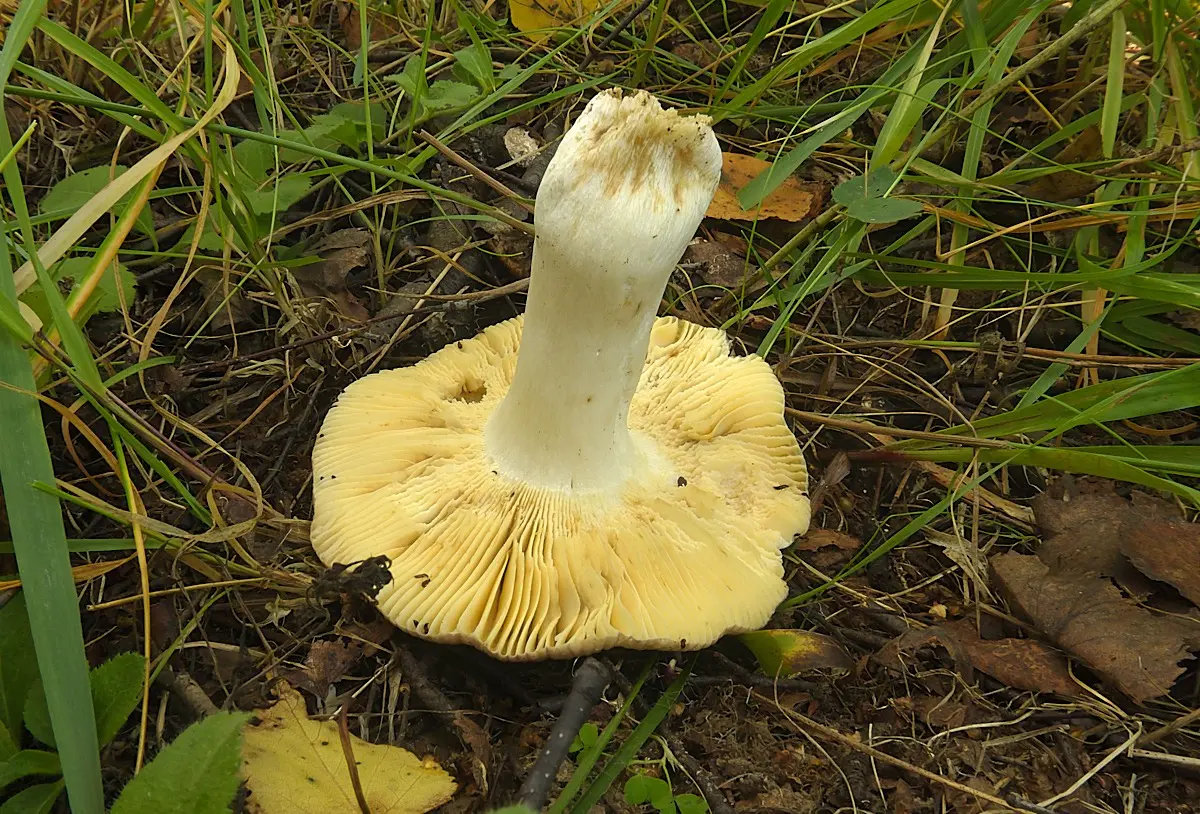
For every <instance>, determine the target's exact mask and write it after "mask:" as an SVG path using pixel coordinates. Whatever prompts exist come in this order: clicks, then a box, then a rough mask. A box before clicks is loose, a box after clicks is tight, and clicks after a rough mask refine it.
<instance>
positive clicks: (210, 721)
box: [111, 712, 249, 814]
mask: <svg viewBox="0 0 1200 814" xmlns="http://www.w3.org/2000/svg"><path fill="white" fill-rule="evenodd" d="M247 718H249V716H248V715H241V714H236V713H232V712H218V713H216V714H214V715H210V716H209V717H207V718H205V719H204V720H202V721H200V722H199V723H195V724H192V725H191V726H189V727H188V728H187V729H185V730H184V731H183V734H181V735H180V736H179V737H178V738H176V739H175V740H174V741H172V742H171V743H170V744H168V745H167V746H166V747H165V748H164V749H163V750H162V751H161V752H159V753H158V756H157V757H156V758H154V760H152V761H150V763H149V764H147V765H146V768H145V769H143V770H142V772H141V774H138V775H137V776H136V777H134V778H133V779H132V780H130V781H129V783H128V785H126V786H125V788H124V789H123V790H122V791H121V796H120V797H118V798H117V802H116V803H115V804H114V805H113V807H112V811H111V814H227V812H228V811H229V804H230V802H231V801H232V800H233V796H234V795H235V794H237V790H238V786H239V785H240V783H241V779H240V778H239V775H238V769H239V767H240V766H241V762H242V727H243V726H244V725H245V723H246V720H247Z"/></svg>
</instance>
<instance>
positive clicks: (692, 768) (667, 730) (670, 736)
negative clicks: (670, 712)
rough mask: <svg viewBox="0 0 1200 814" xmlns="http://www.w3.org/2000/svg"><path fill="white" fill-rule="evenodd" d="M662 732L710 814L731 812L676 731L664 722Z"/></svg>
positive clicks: (707, 774) (721, 795)
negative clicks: (693, 782)
mask: <svg viewBox="0 0 1200 814" xmlns="http://www.w3.org/2000/svg"><path fill="white" fill-rule="evenodd" d="M662 734H663V737H664V738H665V739H666V741H667V746H669V747H671V752H672V753H673V754H674V755H675V757H676V759H678V760H679V762H680V763H682V764H683V768H685V769H687V773H688V774H689V775H691V777H692V779H693V780H695V781H696V787H697V788H699V789H700V793H701V794H703V795H704V799H705V800H706V801H708V810H709V811H711V812H712V814H733V808H732V807H731V806H730V805H729V802H728V801H727V800H726V799H725V795H724V794H722V793H721V789H719V788H718V787H717V784H716V782H715V781H714V780H713V778H712V775H710V774H709V773H708V772H707V771H705V769H704V767H703V766H701V765H700V761H698V760H696V758H694V757H692V754H691V752H689V751H688V750H687V747H686V746H684V744H683V741H682V740H681V739H680V738H679V735H678V733H676V732H675V730H674V729H672V728H671V727H670V726H667V725H665V722H664V726H663V729H662Z"/></svg>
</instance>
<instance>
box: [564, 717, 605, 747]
mask: <svg viewBox="0 0 1200 814" xmlns="http://www.w3.org/2000/svg"><path fill="white" fill-rule="evenodd" d="M599 737H600V729H599V728H598V727H597V726H596V725H595V724H593V723H591V722H588V723H586V724H584V725H583V726H581V727H580V728H579V734H578V735H576V736H575V739H574V740H573V741H571V748H570V751H572V752H578V751H579V750H580V749H585V748H587V747H589V746H591V745H592V744H594V743H595V742H596V740H597V739H598V738H599Z"/></svg>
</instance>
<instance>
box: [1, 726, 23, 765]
mask: <svg viewBox="0 0 1200 814" xmlns="http://www.w3.org/2000/svg"><path fill="white" fill-rule="evenodd" d="M19 751H21V750H20V747H18V746H17V742H16V741H15V740H13V736H12V735H11V734H10V733H9V731H8V727H7V726H5V725H4V724H0V763H3V762H4V761H6V760H8V759H9V758H11V757H12V756H13V755H15V754H16V753H17V752H19Z"/></svg>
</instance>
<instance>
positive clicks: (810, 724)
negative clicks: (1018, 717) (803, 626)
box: [750, 691, 1022, 811]
mask: <svg viewBox="0 0 1200 814" xmlns="http://www.w3.org/2000/svg"><path fill="white" fill-rule="evenodd" d="M750 694H751V695H752V696H753V697H754V698H755V699H757V700H758V701H760V702H762V703H764V704H770V705H772V706H774V707H776V708H778V709H780V710H782V711H783V713H784V718H783V720H784V721H786V722H787V724H788V725H789V726H790V727H792V729H794V730H795V731H796V732H798V733H801V734H803V733H804V730H811V731H812V732H813V733H815V734H816V735H817V736H819V737H821V738H823V739H825V740H830V741H834V742H835V743H839V744H841V745H842V746H845V747H848V748H850V749H854V750H855V751H858V752H862V753H863V754H865V755H869V756H870V757H872V758H874V759H875V760H878V761H880V762H881V763H887V764H889V765H891V766H896V767H897V768H900V769H904V770H905V771H906V772H910V773H912V774H915V775H917V776H918V777H923V778H925V779H926V780H931V781H933V782H934V783H938V784H940V785H943V786H946V787H948V788H952V789H954V790H955V791H960V792H962V793H963V794H970V795H971V796H972V797H978V798H979V799H980V800H986V801H987V802H989V803H991V804H992V805H997V806H1001V807H1003V808H1006V809H1008V810H1010V811H1021V810H1022V809H1020V808H1018V807H1017V806H1016V805H1015V804H1013V803H1010V802H1008V801H1007V800H1003V799H1001V798H999V797H997V796H996V795H994V794H988V793H987V792H986V791H980V790H979V789H974V788H971V787H970V786H968V785H965V784H963V783H959V782H958V781H956V780H951V779H950V778H949V777H943V776H942V775H940V774H937V773H936V772H931V771H929V770H928V769H922V768H921V767H920V766H915V765H913V764H912V763H909V762H908V761H907V760H901V759H900V758H898V757H894V756H893V755H889V754H888V753H887V752H884V751H882V750H880V749H876V748H875V747H874V746H869V745H867V744H865V743H863V742H862V741H861V740H859V739H857V738H854V737H851V736H850V735H845V734H842V733H841V732H839V731H838V730H836V729H834V728H833V727H830V726H825V725H824V724H819V723H817V722H816V721H814V720H813V719H812V718H809V717H808V716H807V715H801V714H800V713H799V712H795V711H794V710H787V709H783V707H780V706H779V704H777V703H776V702H775V701H774V700H773V699H771V698H768V697H767V696H765V695H763V694H762V693H759V692H753V691H751V693H750ZM802 724H803V726H801V725H802Z"/></svg>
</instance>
